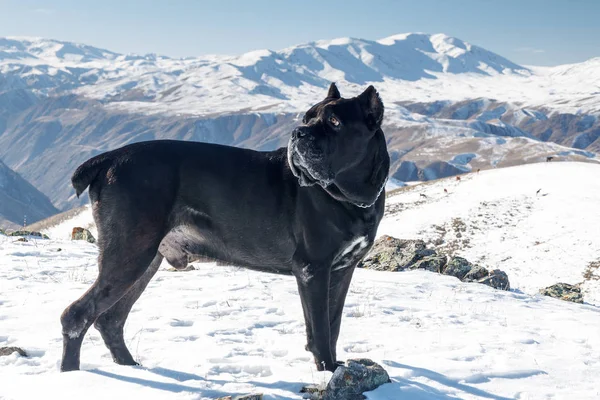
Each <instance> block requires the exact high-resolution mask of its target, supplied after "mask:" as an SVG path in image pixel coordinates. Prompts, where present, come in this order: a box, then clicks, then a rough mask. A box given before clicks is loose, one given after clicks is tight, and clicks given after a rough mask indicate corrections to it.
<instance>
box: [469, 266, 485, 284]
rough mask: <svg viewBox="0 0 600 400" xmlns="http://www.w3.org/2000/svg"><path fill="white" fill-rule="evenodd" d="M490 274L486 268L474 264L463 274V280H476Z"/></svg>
mask: <svg viewBox="0 0 600 400" xmlns="http://www.w3.org/2000/svg"><path fill="white" fill-rule="evenodd" d="M489 275H490V271H488V270H487V268H484V267H480V266H478V265H477V266H475V267H473V268H471V270H470V271H469V272H468V273H467V274H466V275H465V277H464V278H463V282H477V281H479V280H480V279H483V278H485V277H487V276H489Z"/></svg>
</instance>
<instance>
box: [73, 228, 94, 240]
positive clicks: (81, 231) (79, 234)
mask: <svg viewBox="0 0 600 400" xmlns="http://www.w3.org/2000/svg"><path fill="white" fill-rule="evenodd" d="M71 240H85V241H86V242H88V243H96V238H94V236H93V235H92V233H91V232H90V231H88V230H87V229H85V228H79V227H75V228H73V231H72V232H71Z"/></svg>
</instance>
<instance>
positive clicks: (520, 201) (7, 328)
mask: <svg viewBox="0 0 600 400" xmlns="http://www.w3.org/2000/svg"><path fill="white" fill-rule="evenodd" d="M599 168H600V166H597V165H591V164H579V163H545V164H536V165H526V166H520V167H514V168H507V169H502V170H490V171H482V172H480V173H479V174H469V175H464V176H463V177H462V180H461V181H460V182H457V181H455V180H442V181H436V182H431V183H425V184H419V185H411V186H408V187H405V188H402V189H399V190H398V191H397V193H395V194H389V198H388V203H390V204H391V205H392V206H393V205H400V206H403V207H404V210H403V211H402V212H401V213H399V214H392V215H389V216H387V217H386V218H385V219H384V222H383V223H382V226H381V229H380V231H379V234H384V233H385V234H393V235H396V236H398V237H406V238H425V239H428V238H434V236H435V235H434V233H433V230H432V226H433V225H438V226H447V225H448V224H451V223H452V219H453V218H461V219H462V220H463V222H464V223H465V224H466V225H467V227H468V229H467V231H466V232H463V233H464V234H465V236H468V237H469V238H470V241H471V245H472V247H465V248H464V249H462V250H460V252H461V254H463V255H465V256H466V257H467V258H469V259H478V258H481V257H483V256H484V255H485V256H486V258H485V264H486V265H488V266H489V265H494V266H495V267H499V268H501V269H503V270H505V271H506V272H507V273H508V276H509V278H510V280H511V286H512V287H513V288H514V289H513V291H510V292H503V291H498V290H494V289H491V288H489V287H487V286H484V285H478V284H473V283H462V282H460V281H458V280H457V279H455V278H453V277H447V276H443V275H438V274H434V273H430V272H427V271H412V272H401V273H388V272H377V271H367V270H357V271H356V273H355V276H354V279H353V282H352V286H351V288H350V293H349V295H348V298H347V302H346V307H345V310H344V319H343V323H342V332H341V336H340V341H339V344H338V354H339V358H340V359H348V358H357V357H368V358H371V359H373V360H374V361H376V362H379V363H381V364H382V365H383V366H384V367H385V368H386V369H387V370H388V372H389V374H390V376H391V378H392V383H389V384H386V385H384V386H382V387H380V388H379V389H377V390H375V391H373V392H370V393H368V394H367V396H368V399H370V400H384V399H386V400H388V399H398V398H407V399H408V398H409V399H446V398H461V399H478V398H488V399H548V398H572V399H594V398H598V396H600V390H599V388H598V385H597V377H598V375H599V374H600V358H599V357H598V353H597V349H598V348H600V308H599V307H598V304H599V301H598V300H600V296H598V294H599V293H600V287H597V288H596V289H594V290H596V292H595V297H594V293H593V292H592V289H593V288H592V287H589V286H587V287H586V293H585V297H584V298H585V299H586V301H587V302H588V303H589V304H584V305H578V304H573V303H567V302H563V301H559V300H555V299H551V298H547V297H543V296H540V295H538V294H536V291H537V288H539V287H542V286H544V285H546V284H547V283H556V282H557V281H559V280H566V281H569V282H571V283H574V282H575V281H581V279H582V277H581V273H582V268H583V266H584V264H585V262H586V261H592V260H595V259H597V257H598V254H600V249H598V244H597V243H594V240H595V238H597V237H598V236H599V234H600V232H599V231H598V229H600V221H598V219H599V217H598V215H597V213H595V212H594V210H595V208H596V205H597V202H598V198H600V183H598V181H597V179H594V177H597V176H598V172H600V169H599ZM443 188H447V190H448V191H449V194H448V195H446V194H445V193H444V192H443ZM538 188H541V189H542V190H541V191H540V193H539V194H537V195H536V191H537V189H538ZM421 193H423V194H425V195H426V196H427V198H426V199H424V198H423V197H422V196H420V194H421ZM482 203H486V204H487V206H485V207H484V206H482ZM480 214H481V215H480ZM86 224H87V225H90V224H91V212H90V209H89V207H88V208H86V209H84V210H83V211H82V213H81V214H79V215H77V216H75V217H74V219H73V220H69V221H66V222H62V223H60V224H59V225H57V226H55V227H51V228H49V229H48V230H47V232H48V233H51V234H52V236H51V240H41V239H34V238H31V240H30V241H29V242H27V243H23V242H17V241H16V240H15V238H12V237H7V236H3V235H1V234H0V346H20V347H22V348H24V349H25V350H26V351H27V352H28V353H29V354H30V357H28V358H23V357H19V356H17V355H16V354H13V355H11V356H8V357H0V382H1V383H0V399H34V398H40V397H48V395H50V397H51V398H52V397H57V396H60V397H61V398H86V399H105V398H145V399H214V398H217V397H219V396H224V395H229V394H236V393H240V394H246V393H264V394H265V399H300V398H301V395H300V394H299V393H298V392H299V390H300V388H301V387H302V386H303V385H305V384H312V383H314V384H323V383H325V382H327V380H328V379H329V377H330V373H326V372H325V373H324V372H318V371H316V369H315V367H314V365H313V362H312V357H311V355H310V354H309V353H307V352H306V351H304V344H305V330H304V324H303V319H302V309H301V306H300V300H299V298H298V293H297V289H296V284H295V280H294V279H293V278H292V277H287V276H279V275H271V274H265V273H259V272H254V271H249V270H244V269H240V268H235V267H222V266H216V265H214V264H195V266H196V268H197V269H196V270H194V271H189V272H169V271H167V270H166V268H167V267H168V265H167V264H166V263H164V264H163V266H162V267H161V269H160V270H159V272H158V273H157V275H156V276H155V278H154V279H153V280H152V282H151V283H150V285H149V287H148V289H147V290H146V292H145V293H144V295H143V296H142V297H141V299H140V300H139V301H138V303H136V305H135V306H134V308H133V310H132V312H131V315H130V317H129V320H128V323H127V325H126V329H125V338H126V342H127V344H128V346H129V348H130V350H131V352H132V354H133V355H134V358H136V360H138V361H139V362H140V363H141V365H142V366H140V367H124V366H117V365H115V364H114V363H113V362H112V360H111V358H110V355H109V353H108V351H107V349H106V348H105V347H104V345H103V343H102V339H101V338H100V335H99V333H98V332H97V331H96V330H95V329H93V328H92V329H90V331H89V332H88V334H87V336H86V338H85V340H84V343H83V350H82V371H78V372H71V373H64V374H61V373H59V372H58V364H59V360H60V356H61V351H62V346H61V340H62V339H61V327H60V323H59V316H60V313H61V312H62V310H63V309H64V308H65V307H66V306H67V305H68V304H69V303H71V302H72V301H73V300H75V299H76V298H77V297H78V296H80V295H81V294H83V292H84V291H85V290H87V288H88V287H89V285H90V284H91V282H92V281H93V280H94V278H95V276H96V272H97V270H96V268H97V265H96V256H97V247H96V246H95V245H92V244H89V243H85V242H72V241H70V240H68V233H69V232H70V230H71V228H72V227H73V226H75V225H86ZM474 224H479V226H480V228H481V229H480V230H473V231H472V232H471V230H470V229H471V226H472V225H474ZM500 225H501V226H500ZM447 239H448V240H449V241H452V240H454V239H456V238H453V237H447ZM537 242H539V244H536V243H537ZM59 249H60V251H59ZM508 256H510V257H512V258H511V259H510V260H504V258H507V257H508ZM503 260H504V261H503ZM590 299H592V300H590ZM594 299H595V300H594ZM594 302H595V304H596V305H594Z"/></svg>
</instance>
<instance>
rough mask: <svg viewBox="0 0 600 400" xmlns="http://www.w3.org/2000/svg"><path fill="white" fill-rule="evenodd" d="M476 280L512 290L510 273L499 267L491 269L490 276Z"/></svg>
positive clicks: (496, 287)
mask: <svg viewBox="0 0 600 400" xmlns="http://www.w3.org/2000/svg"><path fill="white" fill-rule="evenodd" d="M475 282H477V283H481V284H484V285H488V286H491V287H493V288H494V289H500V290H510V282H509V281H508V275H506V272H504V271H501V270H499V269H494V270H492V271H490V273H489V275H488V276H486V277H483V278H481V279H479V280H477V281H475Z"/></svg>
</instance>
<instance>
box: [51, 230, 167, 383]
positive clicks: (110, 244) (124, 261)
mask: <svg viewBox="0 0 600 400" xmlns="http://www.w3.org/2000/svg"><path fill="white" fill-rule="evenodd" d="M111 228H112V230H113V231H114V233H113V232H111V237H110V238H107V240H103V235H102V232H100V240H99V245H100V246H101V250H100V256H99V257H98V264H99V273H98V278H97V279H96V281H95V282H94V284H93V285H92V287H90V288H89V289H88V291H87V292H85V293H84V295H83V296H81V297H80V298H79V299H78V300H76V301H75V302H74V303H73V304H71V305H70V306H69V307H67V309H66V310H65V311H64V312H63V314H62V315H61V323H62V327H63V328H62V332H63V356H62V363H61V371H72V370H76V369H79V358H80V352H81V343H82V342H83V337H84V336H85V334H86V332H87V330H88V329H89V327H90V326H91V325H92V324H93V323H94V322H95V321H96V319H97V318H98V317H99V316H100V315H101V314H103V313H104V312H106V311H107V310H108V309H109V308H110V307H112V306H113V305H114V304H115V303H116V302H117V301H119V300H120V299H121V298H122V297H123V296H124V295H125V294H126V293H127V292H128V291H129V290H130V289H132V288H133V286H134V284H135V283H136V281H137V280H138V279H141V278H142V277H143V275H144V273H145V272H146V270H147V269H148V267H149V265H150V264H151V263H152V260H153V259H154V258H155V256H156V254H157V251H158V244H159V242H160V237H159V236H158V235H156V234H149V233H139V234H132V233H131V232H126V231H125V230H124V229H119V228H122V227H119V226H114V227H111ZM99 229H100V226H99ZM128 235H130V237H129V238H127V236H128Z"/></svg>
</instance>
